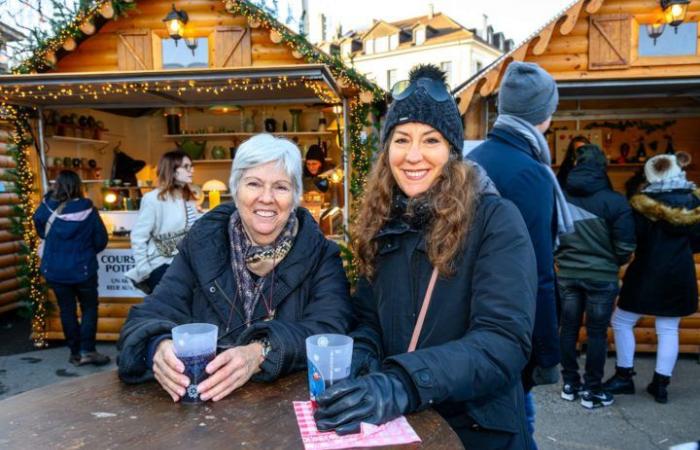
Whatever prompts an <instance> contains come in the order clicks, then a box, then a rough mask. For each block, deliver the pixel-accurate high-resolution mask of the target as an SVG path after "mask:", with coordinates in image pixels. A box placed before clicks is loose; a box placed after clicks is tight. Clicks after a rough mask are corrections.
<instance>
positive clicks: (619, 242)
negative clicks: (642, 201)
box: [608, 195, 637, 265]
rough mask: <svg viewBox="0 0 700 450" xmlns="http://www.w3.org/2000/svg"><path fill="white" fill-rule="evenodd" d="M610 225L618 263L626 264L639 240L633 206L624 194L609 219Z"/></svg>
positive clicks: (620, 196)
mask: <svg viewBox="0 0 700 450" xmlns="http://www.w3.org/2000/svg"><path fill="white" fill-rule="evenodd" d="M608 225H609V226H610V234H611V240H612V246H613V249H614V251H615V257H616V258H617V263H618V264H619V265H623V264H626V263H627V262H629V260H630V257H631V256H632V253H633V252H634V249H635V248H636V246H637V240H636V236H635V224H634V215H633V214H632V208H631V207H630V205H629V203H627V200H625V198H624V197H622V195H619V198H618V199H617V204H616V205H615V212H614V214H613V215H612V217H611V218H610V220H609V221H608Z"/></svg>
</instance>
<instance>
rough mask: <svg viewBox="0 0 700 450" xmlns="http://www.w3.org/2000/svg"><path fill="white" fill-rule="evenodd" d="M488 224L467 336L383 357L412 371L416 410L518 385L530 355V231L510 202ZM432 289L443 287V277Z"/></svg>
mask: <svg viewBox="0 0 700 450" xmlns="http://www.w3.org/2000/svg"><path fill="white" fill-rule="evenodd" d="M483 227H484V229H483V231H482V233H481V236H482V237H481V240H480V242H476V243H474V244H473V245H478V246H479V247H478V256H477V258H476V262H475V266H474V270H473V274H472V291H471V313H470V318H469V327H468V329H467V332H466V334H464V336H463V337H461V338H460V339H457V340H454V341H450V342H447V343H445V344H442V345H438V346H434V347H429V348H424V349H419V350H416V351H415V352H412V353H403V354H400V355H396V356H392V357H390V358H387V359H386V360H385V363H387V364H389V365H392V364H395V365H398V366H400V367H401V368H402V369H403V370H404V371H405V372H406V374H408V375H409V376H410V378H411V380H412V382H413V384H414V386H413V388H415V391H414V392H416V393H417V394H418V397H419V398H418V401H416V402H412V404H413V405H414V406H415V407H416V408H417V409H421V408H425V407H427V406H429V405H431V404H438V403H442V402H446V401H450V402H460V401H469V400H476V399H479V398H483V397H487V396H490V395H494V394H496V393H497V392H499V391H500V390H502V389H504V388H506V387H508V386H512V385H514V384H515V383H516V382H518V383H519V380H520V372H521V371H522V370H523V368H524V367H525V364H526V363H527V361H528V358H529V354H530V351H531V338H530V336H531V334H532V330H533V324H534V318H535V301H536V295H537V270H536V260H535V254H534V250H533V248H532V244H531V242H530V238H529V236H528V232H527V229H526V227H525V224H524V222H523V219H522V217H521V216H520V214H519V213H518V210H517V209H516V208H515V206H514V205H513V204H512V203H510V202H508V201H505V200H504V201H499V202H498V204H497V205H496V206H494V208H493V209H492V210H491V212H490V214H489V216H488V217H487V218H486V220H485V224H484V225H483ZM472 232H474V230H472ZM435 289H436V291H437V290H438V289H440V281H439V280H438V283H437V285H436V288H435ZM457 295H459V293H455V296H457ZM455 301H458V298H455Z"/></svg>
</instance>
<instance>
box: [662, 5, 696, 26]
mask: <svg viewBox="0 0 700 450" xmlns="http://www.w3.org/2000/svg"><path fill="white" fill-rule="evenodd" d="M689 3H690V0H661V9H662V10H663V12H664V19H665V20H666V23H667V24H669V25H671V26H672V27H673V29H674V31H675V32H676V33H678V26H679V25H680V24H682V23H683V21H684V20H685V13H686V12H687V11H688V4H689Z"/></svg>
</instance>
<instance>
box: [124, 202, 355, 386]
mask: <svg viewBox="0 0 700 450" xmlns="http://www.w3.org/2000/svg"><path fill="white" fill-rule="evenodd" d="M234 211H235V207H234V206H233V205H232V204H224V205H221V206H219V207H218V208H216V209H214V210H213V211H211V212H209V213H208V214H206V215H205V216H204V217H202V218H201V219H199V220H198V221H197V222H196V223H195V225H194V226H193V227H192V229H191V230H190V232H189V233H188V235H187V236H186V237H185V239H183V241H182V242H181V243H180V245H179V251H180V252H179V254H178V255H177V256H176V257H175V259H174V260H173V263H172V265H171V266H170V267H169V268H168V271H167V272H166V273H165V276H164V277H163V279H162V280H161V282H160V283H159V284H158V286H157V288H156V290H155V291H154V292H153V294H151V295H149V296H148V297H146V298H145V300H144V302H143V303H141V304H139V305H136V306H134V307H132V308H131V311H129V317H128V318H127V321H126V323H125V324H124V327H123V328H122V331H121V336H120V338H119V343H118V348H119V351H120V353H119V358H118V364H119V376H120V377H121V379H122V380H123V381H125V382H128V383H136V382H141V381H145V380H147V379H150V378H152V377H153V374H152V372H151V368H150V367H147V364H146V359H147V356H148V355H147V353H148V344H149V342H150V340H151V339H152V338H154V337H158V336H162V335H164V334H170V330H171V328H172V327H174V326H176V325H180V324H184V323H191V322H207V323H212V324H215V325H218V326H219V341H218V347H219V350H222V349H226V348H230V347H233V346H237V345H245V344H248V343H250V342H251V341H253V340H256V339H260V338H262V337H265V336H266V337H267V338H268V339H269V341H270V346H271V350H270V353H269V354H268V355H267V358H266V359H265V361H264V363H263V364H262V366H261V369H262V372H260V373H258V374H257V375H256V376H255V379H258V380H263V381H271V380H274V379H276V378H278V377H279V376H281V375H284V374H287V373H290V372H293V371H296V370H300V369H304V368H306V350H305V342H304V341H305V339H306V338H307V337H308V336H311V335H314V334H318V333H346V332H347V331H348V329H349V328H350V325H351V319H352V306H351V304H350V300H349V291H348V289H349V286H348V281H347V278H346V276H345V271H344V270H343V266H342V262H341V259H340V252H339V249H338V246H337V245H336V244H335V243H333V242H331V241H329V240H327V239H326V238H325V237H324V236H323V234H322V233H321V230H320V229H319V228H318V225H317V224H316V222H315V221H314V219H313V217H311V215H310V214H309V212H308V211H307V210H305V209H303V208H298V210H297V213H296V214H297V217H298V219H299V231H298V234H297V236H296V238H295V240H294V244H293V246H292V248H291V250H290V251H289V253H288V254H287V256H286V257H285V258H284V259H283V260H282V261H281V262H280V263H279V264H278V265H277V267H276V268H275V273H274V292H273V293H272V308H273V309H274V310H275V319H274V320H270V321H262V319H263V318H264V317H265V316H266V315H267V312H266V311H265V306H264V305H263V302H262V301H259V302H258V305H257V307H256V309H255V311H254V313H253V317H254V318H255V319H256V320H257V321H256V322H255V323H253V324H252V325H251V326H250V327H248V328H245V323H244V319H243V317H242V315H241V314H242V311H243V308H242V305H241V303H240V301H239V300H238V298H237V294H236V292H237V289H236V279H235V277H234V275H233V270H232V268H231V256H230V248H231V245H230V239H229V231H228V227H229V220H230V217H231V214H232V213H233V212H234ZM267 283H269V279H268V281H267V282H266V285H265V287H264V288H263V292H264V293H267V292H269V285H268V284H267ZM234 305H235V307H234ZM232 308H233V309H232Z"/></svg>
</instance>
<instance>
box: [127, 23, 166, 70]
mask: <svg viewBox="0 0 700 450" xmlns="http://www.w3.org/2000/svg"><path fill="white" fill-rule="evenodd" d="M118 36H119V39H118V43H117V65H118V67H119V70H151V69H154V68H155V67H154V62H153V61H154V54H155V51H154V48H155V46H156V40H157V38H156V37H155V35H154V34H153V33H152V32H151V31H150V30H129V31H123V32H121V33H119V34H118ZM158 56H160V55H158Z"/></svg>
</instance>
